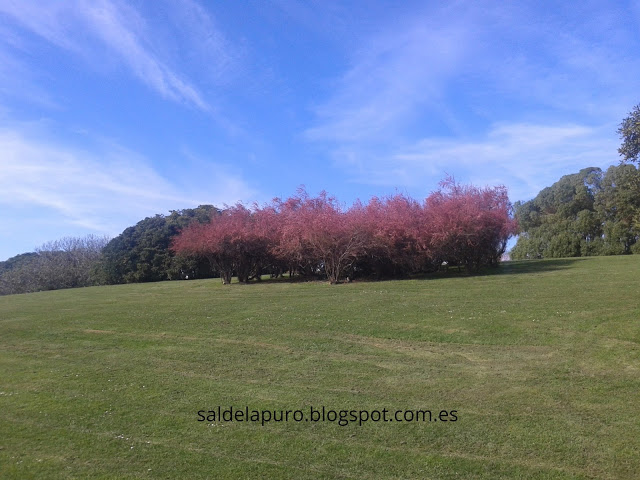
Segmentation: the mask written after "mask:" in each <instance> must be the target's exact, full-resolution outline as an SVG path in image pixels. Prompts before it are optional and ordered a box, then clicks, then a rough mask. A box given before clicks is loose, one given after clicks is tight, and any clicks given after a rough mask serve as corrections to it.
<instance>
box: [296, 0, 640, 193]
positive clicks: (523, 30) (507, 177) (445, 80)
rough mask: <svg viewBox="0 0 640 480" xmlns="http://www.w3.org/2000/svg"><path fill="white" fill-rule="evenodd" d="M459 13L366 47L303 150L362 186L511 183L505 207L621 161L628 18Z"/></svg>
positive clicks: (382, 36)
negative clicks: (458, 180)
mask: <svg viewBox="0 0 640 480" xmlns="http://www.w3.org/2000/svg"><path fill="white" fill-rule="evenodd" d="M459 7H460V5H453V6H447V7H435V8H432V9H431V10H428V11H422V12H418V13H415V12H414V13H415V14H414V15H413V16H412V17H404V18H401V19H400V20H399V21H398V22H395V23H394V22H392V21H390V22H385V26H388V25H390V26H391V28H384V27H382V28H381V29H380V33H376V34H373V35H370V36H365V37H363V38H361V39H360V42H359V43H358V44H357V45H356V46H355V48H353V49H352V51H353V54H352V62H351V67H350V68H349V69H348V70H346V71H345V72H344V74H343V75H342V76H341V77H339V78H338V79H337V80H336V83H335V88H334V90H333V92H332V93H331V95H329V96H328V98H327V99H326V101H325V102H324V103H322V104H320V105H318V106H316V107H315V110H314V111H315V114H316V116H315V119H314V121H313V123H312V125H311V126H310V127H309V128H308V129H307V130H306V131H305V132H304V133H305V136H306V138H307V139H309V140H310V141H313V142H315V143H317V144H320V145H324V146H325V148H326V149H327V150H328V151H329V152H330V154H331V156H332V158H333V159H334V161H335V164H336V165H337V166H338V167H339V168H342V169H343V170H345V171H346V172H347V173H348V175H350V176H351V179H352V180H353V181H355V182H358V183H363V184H373V185H389V186H394V187H399V188H402V187H405V186H415V185H419V184H420V183H423V184H429V185H433V179H434V177H435V179H436V181H437V179H439V178H442V176H443V175H444V173H445V172H446V173H450V174H456V176H458V177H464V179H466V180H468V181H473V182H477V183H482V184H486V183H492V184H496V183H501V184H507V185H508V186H509V187H511V196H512V198H514V199H526V198H530V197H532V196H534V195H535V194H536V193H537V191H538V190H539V189H541V188H543V187H545V186H547V185H549V184H551V183H553V182H554V181H556V180H557V179H558V178H559V177H560V176H561V175H564V174H567V173H571V172H572V171H576V170H578V169H580V168H584V167H587V166H606V165H608V164H611V163H614V162H615V161H616V159H617V155H616V148H617V145H616V141H617V139H616V136H615V130H616V124H617V122H619V120H620V119H621V118H622V115H623V114H625V113H626V111H627V110H628V109H629V108H630V107H631V106H632V105H633V104H635V103H637V98H634V96H637V88H636V86H637V83H635V84H634V83H633V82H629V81H628V77H627V76H626V75H627V73H630V74H631V75H632V76H633V77H635V78H639V77H640V59H638V58H629V57H628V56H625V54H624V53H622V52H624V51H625V48H628V46H629V44H638V43H639V42H638V38H637V23H633V21H632V22H627V21H626V20H622V21H620V17H621V16H624V10H615V9H613V10H615V11H614V12H609V11H607V9H606V8H603V9H602V12H600V10H597V12H595V13H598V15H595V14H594V12H593V11H592V10H591V8H592V7H589V8H585V9H584V10H583V11H580V12H577V11H575V12H574V10H573V9H569V10H571V11H566V12H563V11H561V10H562V9H561V8H560V9H555V10H554V12H553V13H548V12H547V11H546V10H544V9H540V8H539V7H534V5H533V4H531V5H527V4H518V5H505V4H504V2H500V3H498V4H491V3H487V4H485V3H484V2H483V3H482V5H478V6H474V5H467V6H466V7H465V9H464V11H462V10H461V9H460V8H459ZM467 7H468V8H467ZM567 8H568V7H567ZM593 8H595V7H593ZM599 13H602V15H599ZM592 16H593V18H591V17H592ZM596 18H597V20H595V19H596ZM616 18H617V19H618V20H619V21H618V22H617V23H615V22H614V20H615V19H616ZM567 19H571V20H570V21H568V20H567ZM623 46H625V48H622V47H623ZM638 47H640V44H638ZM621 72H625V73H622V74H621Z"/></svg>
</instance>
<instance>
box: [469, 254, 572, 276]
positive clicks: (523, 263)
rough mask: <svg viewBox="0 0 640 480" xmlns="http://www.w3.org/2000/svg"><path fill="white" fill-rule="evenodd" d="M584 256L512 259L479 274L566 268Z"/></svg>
mask: <svg viewBox="0 0 640 480" xmlns="http://www.w3.org/2000/svg"><path fill="white" fill-rule="evenodd" d="M582 260H584V258H553V259H546V260H511V261H508V262H502V263H500V265H498V266H497V267H493V268H484V269H482V270H481V271H480V272H479V273H478V275H514V274H516V275H517V274H524V273H526V274H530V273H542V272H552V271H555V270H564V269H566V268H569V267H571V266H572V265H573V264H575V263H576V262H580V261H582Z"/></svg>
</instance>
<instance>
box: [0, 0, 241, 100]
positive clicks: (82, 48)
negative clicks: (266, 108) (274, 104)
mask: <svg viewBox="0 0 640 480" xmlns="http://www.w3.org/2000/svg"><path fill="white" fill-rule="evenodd" d="M171 9H172V12H173V13H172V18H171V19H169V20H170V21H171V22H173V24H174V25H176V26H177V29H180V30H181V31H183V32H188V33H183V34H182V39H183V41H184V40H185V39H187V40H188V41H189V44H190V46H193V45H196V44H198V45H205V46H206V48H207V52H209V53H208V55H209V57H208V60H209V61H208V62H207V63H206V65H207V68H208V69H210V68H212V67H216V66H217V67H219V70H223V69H224V68H225V67H224V66H225V65H227V64H228V63H229V62H230V59H231V58H232V57H231V56H230V55H229V54H228V53H227V49H228V48H229V43H228V42H227V41H226V40H225V38H224V36H223V34H222V33H221V32H220V31H219V30H218V29H216V28H215V25H214V22H213V20H212V19H211V17H210V16H209V15H208V14H207V13H206V11H204V9H202V8H201V7H200V6H199V5H198V4H197V3H195V2H193V1H190V0H183V1H181V2H171ZM0 14H4V15H5V16H6V17H8V18H11V19H13V21H14V22H16V23H17V24H19V25H21V26H22V28H24V29H26V30H28V31H30V32H32V33H34V34H36V35H38V36H39V37H41V38H43V39H45V40H46V41H48V42H50V43H52V44H54V45H56V46H57V47H59V48H62V49H64V50H66V51H68V52H70V53H72V54H74V55H78V56H80V57H82V58H83V59H84V60H85V61H86V62H88V63H89V64H92V65H93V66H94V68H96V69H98V70H100V69H102V68H103V64H104V63H105V58H104V57H105V55H108V56H110V57H112V58H114V59H116V60H117V61H118V62H120V63H121V64H122V65H124V66H125V67H126V68H127V69H128V70H129V71H130V72H131V73H132V74H133V75H134V76H135V77H136V78H137V79H138V80H139V81H141V82H142V83H144V84H146V85H147V86H148V87H150V88H151V89H153V90H154V91H156V92H157V93H158V94H160V95H161V96H163V97H164V98H166V99H169V100H172V101H175V102H180V103H184V104H187V105H190V106H193V107H195V108H198V109H200V110H204V111H209V110H210V109H211V106H210V105H209V103H208V102H207V100H206V99H205V98H204V96H203V94H202V92H201V91H200V89H199V88H198V87H197V86H196V85H195V84H194V83H193V81H191V80H190V79H189V78H187V76H186V75H184V74H183V73H182V69H181V68H180V66H179V65H178V64H179V63H180V61H175V62H173V63H172V62H171V61H170V60H171V58H172V55H171V54H172V52H170V51H166V50H164V49H163V48H161V47H165V46H166V45H162V44H161V42H160V41H159V40H158V39H160V38H162V36H161V35H157V32H155V31H154V29H153V26H152V25H151V24H150V23H149V21H148V20H147V19H146V18H145V17H143V15H141V13H140V12H139V11H138V10H136V9H135V8H134V7H133V6H132V5H131V4H129V3H125V2H121V1H118V0H73V1H68V2H44V3H43V2H31V1H25V2H12V1H9V0H2V1H0ZM200 48H204V47H200ZM185 51H187V52H191V51H193V49H189V48H186V49H185ZM199 51H201V50H199ZM174 60H175V59H174ZM179 60H183V61H184V60H185V59H184V58H182V59H179ZM187 60H188V59H187ZM107 63H108V62H107Z"/></svg>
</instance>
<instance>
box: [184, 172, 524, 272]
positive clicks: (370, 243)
mask: <svg viewBox="0 0 640 480" xmlns="http://www.w3.org/2000/svg"><path fill="white" fill-rule="evenodd" d="M514 233H515V223H514V221H513V219H512V217H511V204H510V202H509V198H508V196H507V192H506V189H505V188H504V187H494V188H477V187H474V186H464V185H459V184H457V183H456V182H455V181H454V180H453V179H447V180H445V181H444V182H442V183H441V188H440V189H439V190H438V191H436V192H434V193H432V194H431V195H430V196H429V197H428V198H427V199H426V200H425V201H424V202H418V201H416V200H414V199H412V198H410V197H408V196H405V195H394V196H390V197H386V198H382V199H379V198H373V199H371V200H370V201H369V203H367V204H363V203H361V202H356V203H355V204H353V205H352V206H351V207H349V208H345V207H343V206H342V205H341V204H340V203H339V202H338V201H337V200H336V199H335V198H334V197H331V196H329V195H328V194H327V193H325V192H323V193H321V194H320V195H319V196H317V197H310V196H309V195H308V194H307V193H306V191H304V190H299V191H298V193H297V194H296V195H294V196H292V197H290V198H288V199H286V200H281V199H275V200H274V201H273V202H271V203H270V204H268V205H266V206H263V207H258V206H254V207H253V208H251V209H249V208H247V207H245V206H244V205H242V204H237V205H235V206H232V207H230V208H227V209H225V210H224V211H222V212H220V213H219V214H218V215H215V216H213V217H212V218H211V220H210V222H208V223H192V224H191V225H189V226H188V227H187V228H185V229H184V230H183V231H182V232H181V233H180V234H179V235H177V236H176V237H174V239H173V241H172V249H173V250H174V251H175V252H177V253H179V254H186V255H191V256H196V257H204V258H207V259H208V260H209V261H210V263H211V265H212V266H213V267H214V268H215V269H216V270H217V271H218V272H219V274H220V277H221V279H222V282H223V283H230V282H231V277H232V276H237V277H238V280H239V281H240V282H248V281H249V280H251V279H256V280H259V279H260V278H261V276H262V275H263V274H271V275H273V276H279V275H282V274H284V273H286V272H288V273H289V275H290V276H295V275H297V276H302V277H311V278H313V277H315V278H326V279H328V280H329V281H330V282H331V283H338V282H340V281H343V280H344V279H347V278H348V279H353V278H357V277H373V278H396V277H404V276H407V275H412V274H420V273H426V272H433V271H435V270H437V269H439V268H440V267H441V266H442V265H443V264H446V265H449V266H460V267H464V268H465V269H467V270H468V271H477V270H479V269H480V268H481V267H483V266H488V265H497V263H498V261H499V259H500V257H501V255H502V254H503V253H504V251H505V248H506V244H507V239H508V238H509V236H511V235H512V234H514Z"/></svg>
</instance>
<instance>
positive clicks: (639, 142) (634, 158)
mask: <svg viewBox="0 0 640 480" xmlns="http://www.w3.org/2000/svg"><path fill="white" fill-rule="evenodd" d="M618 134H619V135H620V138H621V140H622V145H621V146H620V148H619V149H618V153H619V154H620V155H621V156H622V161H623V162H640V158H639V157H640V104H639V105H636V106H635V107H634V108H633V110H632V111H631V112H630V113H629V116H628V117H627V118H625V119H624V120H623V121H622V123H621V124H620V128H618Z"/></svg>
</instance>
